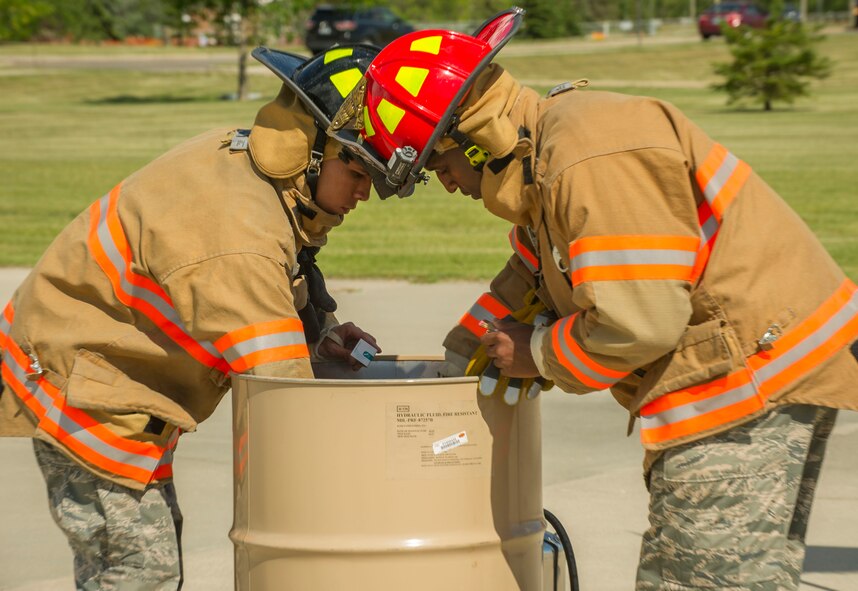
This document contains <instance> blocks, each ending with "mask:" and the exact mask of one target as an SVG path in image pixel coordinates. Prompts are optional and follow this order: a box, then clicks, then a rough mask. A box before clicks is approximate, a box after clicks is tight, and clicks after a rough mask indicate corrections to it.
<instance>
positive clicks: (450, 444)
mask: <svg viewBox="0 0 858 591" xmlns="http://www.w3.org/2000/svg"><path fill="white" fill-rule="evenodd" d="M467 442H468V434H467V433H465V432H464V431H461V432H459V433H454V434H452V435H450V436H449V437H445V438H444V439H441V440H439V441H435V442H434V443H432V451H434V452H435V455H436V456H437V455H438V454H442V453H444V452H445V451H449V450H451V449H454V448H457V447H459V446H460V445H464V444H465V443H467Z"/></svg>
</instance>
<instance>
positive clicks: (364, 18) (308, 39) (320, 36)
mask: <svg viewBox="0 0 858 591" xmlns="http://www.w3.org/2000/svg"><path fill="white" fill-rule="evenodd" d="M305 27H306V29H307V34H306V36H305V38H304V41H305V43H306V45H307V49H309V50H310V51H312V52H313V53H314V54H315V53H320V52H322V51H324V50H325V49H327V48H328V47H330V46H331V45H334V44H336V43H372V44H373V45H378V46H379V47H383V46H385V45H387V44H388V43H390V42H391V41H393V40H394V39H396V38H397V37H400V36H402V35H404V34H406V33H411V32H412V31H414V27H412V26H411V25H409V24H408V23H407V22H405V21H404V20H402V19H401V18H399V17H398V16H396V15H395V14H393V12H391V11H390V9H389V8H387V7H385V6H374V7H372V8H359V9H351V8H347V7H343V6H332V5H329V4H323V5H319V6H317V7H316V10H315V11H314V12H313V14H312V15H311V16H310V18H309V19H308V20H307V22H306V23H305Z"/></svg>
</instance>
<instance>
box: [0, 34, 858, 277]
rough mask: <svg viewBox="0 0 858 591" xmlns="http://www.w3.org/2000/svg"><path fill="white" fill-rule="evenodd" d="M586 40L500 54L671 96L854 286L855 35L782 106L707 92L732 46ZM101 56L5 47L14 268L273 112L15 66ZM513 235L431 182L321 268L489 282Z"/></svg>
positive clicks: (341, 244) (229, 77)
mask: <svg viewBox="0 0 858 591" xmlns="http://www.w3.org/2000/svg"><path fill="white" fill-rule="evenodd" d="M586 43H587V42H584V41H582V42H581V45H580V46H579V50H578V51H576V52H574V53H571V52H566V53H564V52H562V51H558V52H556V53H553V54H546V55H539V56H530V57H509V58H506V59H504V57H503V53H501V59H500V60H499V61H500V62H501V63H502V64H503V65H504V66H505V67H507V68H508V69H509V70H510V71H511V72H512V73H513V74H514V75H516V76H518V77H519V78H521V79H527V80H535V81H538V82H534V85H535V87H536V88H537V90H539V91H544V90H546V89H547V88H548V87H549V86H551V85H552V84H551V81H556V82H561V81H564V80H568V79H577V78H584V77H586V78H590V79H591V81H592V86H593V87H595V88H600V89H606V90H614V91H618V92H626V93H636V94H646V95H650V96H656V97H659V98H662V99H665V100H668V101H671V102H673V103H674V104H676V105H677V106H679V107H680V108H681V109H682V110H683V111H685V112H686V113H687V114H688V115H689V116H690V117H691V119H692V120H694V121H695V122H697V123H698V124H699V125H700V126H701V127H703V128H704V129H705V130H706V131H707V132H708V133H709V134H710V135H712V136H713V137H714V138H716V139H717V140H718V141H720V142H722V143H724V144H725V145H727V146H728V147H729V148H730V149H731V151H733V152H734V153H736V154H737V155H738V156H739V157H740V158H742V159H744V160H746V161H748V162H749V163H750V164H751V165H752V166H753V167H754V168H755V169H756V170H757V172H759V173H760V174H761V175H762V176H763V178H765V179H766V180H767V181H768V182H769V183H770V184H771V185H772V186H773V187H774V188H775V189H776V190H777V191H778V192H779V193H780V194H781V195H782V196H783V197H784V198H785V199H786V200H787V201H788V202H789V203H790V204H791V205H792V206H793V207H794V208H795V209H796V210H797V211H798V213H799V214H800V215H801V216H802V217H803V218H804V219H805V220H806V221H807V222H808V224H809V225H810V226H811V227H812V228H813V229H814V230H815V231H816V233H817V234H818V235H819V237H820V238H821V240H822V241H823V243H824V244H825V246H826V247H827V248H828V249H829V251H830V252H831V253H832V255H833V256H834V257H835V258H836V259H837V260H838V261H839V262H840V263H841V264H842V265H843V266H844V268H845V269H846V270H847V273H849V274H850V276H851V277H853V278H856V279H858V198H856V187H858V166H856V160H858V62H856V60H855V59H854V56H855V55H856V48H858V35H854V34H853V35H849V34H834V35H830V36H829V38H828V40H827V41H826V42H825V43H824V45H823V47H822V50H823V52H824V53H825V54H826V55H829V56H830V57H831V58H832V59H833V60H835V67H834V73H833V75H832V77H831V78H829V79H828V80H825V81H822V82H820V83H817V84H815V86H814V89H815V90H814V95H813V97H812V98H810V99H804V100H800V101H799V102H798V103H797V104H796V106H794V107H784V106H779V107H778V110H776V111H775V112H773V113H764V112H762V111H759V110H733V109H727V108H726V107H725V97H724V96H723V95H720V94H716V93H714V92H713V91H711V90H709V89H708V88H707V87H706V84H708V83H709V82H712V81H713V80H714V78H713V76H712V73H711V63H712V62H714V61H723V60H725V59H726V58H727V52H726V48H725V46H724V44H723V42H722V40H719V39H716V40H713V41H710V42H708V43H702V42H699V41H695V42H689V43H687V44H679V45H677V44H671V45H654V44H653V45H649V44H645V45H644V47H642V48H638V47H626V48H610V47H605V48H600V47H598V46H597V45H595V44H593V43H592V42H591V44H590V46H592V47H593V51H589V50H588V48H589V47H590V46H587V45H585V44H586ZM582 49H583V50H582ZM138 51H139V54H144V53H145V54H151V53H153V52H157V48H155V49H153V48H140V49H139V50H137V49H136V48H135V49H132V50H127V49H122V50H118V49H116V48H110V49H109V50H108V52H111V53H112V54H115V55H116V57H117V58H119V57H121V56H123V55H128V54H130V55H136V54H138ZM188 51H191V52H194V51H195V52H199V51H200V50H188ZM218 51H219V52H220V53H218V54H217V55H223V52H224V50H222V49H221V50H218ZM90 53H93V52H92V50H91V48H82V49H69V48H65V49H62V48H61V49H59V50H57V49H53V48H45V47H26V46H17V47H0V84H2V91H0V129H2V130H3V142H2V146H3V147H2V150H0V178H2V182H0V229H2V231H0V265H2V266H11V265H22V266H28V265H32V264H33V263H34V262H35V261H36V260H37V258H38V256H39V255H40V253H41V252H42V251H43V250H44V248H45V247H46V246H47V245H48V244H49V243H50V241H51V240H52V238H53V237H54V236H55V235H56V234H57V232H59V230H60V229H61V228H62V227H63V226H64V225H65V224H66V223H68V221H69V220H71V219H72V218H73V217H74V216H75V215H76V214H77V213H78V212H79V211H81V210H82V209H84V208H85V207H86V206H87V205H88V204H89V203H91V202H92V201H94V200H95V199H97V198H99V197H100V196H101V195H103V194H104V193H105V192H106V191H107V190H109V189H110V188H111V187H112V186H113V185H115V184H116V183H117V182H118V181H119V180H121V179H122V178H124V177H125V176H127V175H128V174H129V173H131V172H133V171H134V170H135V169H137V168H139V167H140V166H142V165H143V164H145V163H146V162H148V161H149V160H151V159H152V158H154V157H155V156H157V155H159V154H160V153H162V152H164V151H165V150H167V149H168V148H170V147H171V146H173V145H175V144H177V143H179V142H180V141H182V140H183V139H186V138H188V137H191V136H193V135H195V134H197V133H200V132H202V131H205V130H207V129H209V128H212V127H221V126H229V125H235V126H245V127H246V126H249V125H250V124H251V123H252V121H253V116H254V114H255V112H256V111H257V110H258V109H259V108H260V107H261V106H262V104H263V103H264V101H263V100H259V101H247V102H243V103H236V102H228V101H222V100H220V98H219V97H221V96H222V95H224V94H226V93H229V92H231V91H233V90H234V80H235V74H234V72H232V71H231V70H230V69H229V67H226V68H224V67H217V68H212V69H210V70H209V71H207V72H202V73H187V72H180V73H177V72H166V73H160V72H151V71H150V72H143V71H135V70H129V69H99V70H95V69H93V70H77V69H74V70H72V69H61V68H57V69H52V70H33V69H27V68H26V67H25V66H22V65H20V62H19V63H18V65H15V66H12V65H9V64H10V62H9V59H7V58H20V57H21V56H28V55H31V56H32V55H54V54H57V55H62V56H72V57H73V56H75V55H84V56H85V55H89V54H90ZM181 55H183V54H182V53H181V51H179V50H171V51H170V53H169V57H175V56H181ZM196 55H199V54H198V53H197V54H196ZM251 84H252V86H253V90H255V91H257V92H261V93H262V94H263V96H266V97H269V96H273V95H274V94H275V93H276V91H277V88H278V82H277V80H276V79H275V77H274V76H273V75H270V74H263V73H258V74H255V75H253V76H252V82H251ZM508 229H509V225H508V224H507V223H506V222H504V221H502V220H499V219H497V218H494V217H493V216H491V215H490V214H489V213H488V212H486V211H484V210H483V207H482V204H481V203H479V202H474V201H471V200H470V199H469V198H467V197H463V196H461V195H448V194H447V193H446V192H444V191H443V190H442V188H441V187H440V185H439V184H438V183H437V181H434V180H433V181H432V182H430V184H429V185H428V186H427V187H425V188H419V189H418V192H417V195H416V196H413V197H410V198H407V199H396V198H392V199H389V200H387V201H385V202H380V201H379V200H377V199H373V200H371V201H370V202H369V203H366V204H363V205H362V206H361V207H360V208H358V209H357V210H356V211H355V212H354V213H352V214H351V215H350V216H349V218H348V219H347V220H346V223H345V224H344V225H343V226H342V227H340V228H338V229H337V230H336V231H335V232H334V233H333V234H332V235H331V239H330V243H329V245H328V246H327V247H326V248H325V249H324V251H323V253H322V255H321V257H320V259H321V262H322V265H323V267H324V269H325V270H326V273H327V275H329V276H331V277H388V278H407V279H411V280H418V281H436V280H441V279H478V278H479V279H485V278H489V277H491V276H493V275H494V273H495V272H496V271H497V269H498V268H499V267H500V265H501V264H502V263H503V261H505V260H506V258H507V257H508V256H509V253H510V250H509V246H508V243H507V238H506V235H507V231H508ZM761 239H764V238H762V237H761ZM784 256H789V253H784Z"/></svg>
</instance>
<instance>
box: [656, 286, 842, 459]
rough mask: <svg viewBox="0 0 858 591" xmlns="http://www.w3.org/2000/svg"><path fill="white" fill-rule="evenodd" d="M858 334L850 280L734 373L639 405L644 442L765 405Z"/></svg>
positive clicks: (703, 427)
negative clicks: (767, 348)
mask: <svg viewBox="0 0 858 591" xmlns="http://www.w3.org/2000/svg"><path fill="white" fill-rule="evenodd" d="M856 338H858V287H856V286H855V284H854V283H852V282H851V281H849V280H846V281H844V282H843V284H842V285H841V286H840V288H839V289H838V290H837V291H836V292H835V293H834V295H833V296H831V297H830V298H829V299H828V300H827V301H826V302H825V303H824V304H822V305H821V306H820V307H819V308H818V309H817V310H816V311H815V312H814V313H813V314H812V315H811V316H809V317H808V318H806V319H805V320H803V321H802V322H801V323H800V324H798V325H797V326H796V327H795V328H793V329H792V330H790V331H788V332H786V333H785V334H784V335H783V336H782V337H781V338H780V339H778V340H777V341H775V342H774V343H773V344H772V348H771V349H770V350H768V351H760V352H759V353H756V354H754V355H751V356H750V357H748V358H747V359H746V367H744V368H742V369H740V370H738V371H736V372H733V373H732V374H730V375H728V376H726V377H724V378H720V379H718V380H714V381H712V382H709V383H706V384H701V385H699V386H694V387H691V388H687V389H685V390H679V391H676V392H671V393H668V394H665V395H664V396H661V397H659V398H657V399H656V400H654V401H652V402H650V403H649V404H647V405H646V406H644V407H643V408H642V409H641V421H642V428H641V440H642V441H643V443H644V444H648V443H649V444H658V443H665V442H669V441H671V440H674V439H677V438H679V437H685V436H688V435H693V434H695V433H699V432H702V431H705V430H709V429H714V428H717V427H720V426H721V425H725V424H727V423H730V422H733V421H736V420H739V419H741V418H742V417H745V416H748V415H750V414H753V413H755V412H758V411H760V410H761V409H763V408H764V406H765V404H766V401H767V400H768V399H769V397H771V396H772V395H773V394H775V393H777V392H779V391H780V390H782V389H783V388H785V387H787V386H790V385H792V384H793V383H795V382H796V381H798V380H799V379H801V378H802V377H804V376H805V375H807V374H808V373H809V372H811V371H812V370H814V369H816V368H817V367H819V366H820V365H821V364H822V363H824V362H825V361H826V360H828V359H830V358H831V356H833V355H834V354H835V353H836V352H837V351H839V350H840V349H841V348H843V347H844V346H846V345H848V344H849V343H851V342H853V341H854V340H855V339H856Z"/></svg>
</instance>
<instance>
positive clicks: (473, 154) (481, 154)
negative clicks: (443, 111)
mask: <svg viewBox="0 0 858 591" xmlns="http://www.w3.org/2000/svg"><path fill="white" fill-rule="evenodd" d="M447 135H448V136H450V138H451V139H452V140H453V141H454V142H456V143H457V144H459V147H460V148H462V150H463V151H464V152H465V156H466V157H467V158H468V162H470V163H471V166H472V167H473V168H474V170H476V171H477V172H482V170H483V166H484V165H485V164H486V161H487V160H488V159H489V156H491V154H489V152H488V150H486V149H484V148H482V147H481V146H479V145H477V144H476V142H474V141H473V140H472V139H471V138H469V137H468V136H467V135H466V134H464V133H462V132H461V131H459V118H458V117H456V116H454V117H453V120H452V122H451V123H450V129H449V130H448V131H447Z"/></svg>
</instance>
